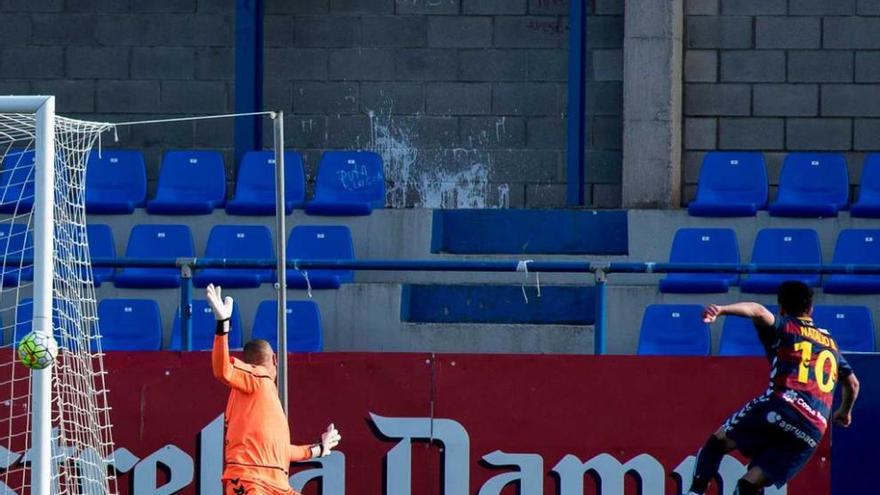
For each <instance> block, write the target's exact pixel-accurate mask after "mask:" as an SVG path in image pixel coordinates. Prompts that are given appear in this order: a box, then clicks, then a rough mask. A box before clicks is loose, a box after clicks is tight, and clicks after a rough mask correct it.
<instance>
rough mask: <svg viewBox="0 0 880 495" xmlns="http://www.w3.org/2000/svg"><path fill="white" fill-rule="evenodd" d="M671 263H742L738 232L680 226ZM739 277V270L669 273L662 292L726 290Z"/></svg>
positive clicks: (690, 292) (672, 251) (673, 247)
mask: <svg viewBox="0 0 880 495" xmlns="http://www.w3.org/2000/svg"><path fill="white" fill-rule="evenodd" d="M669 262H670V263H739V245H738V244H737V241H736V233H735V232H734V231H733V230H732V229H678V231H677V232H676V233H675V239H674V240H673V241H672V250H671V251H670V253H669ZM738 278H739V276H738V275H737V274H736V273H670V274H669V275H667V276H666V278H664V279H663V280H661V281H660V292H677V293H686V294H698V293H707V292H727V289H728V288H730V286H731V285H735V284H736V282H737V280H738Z"/></svg>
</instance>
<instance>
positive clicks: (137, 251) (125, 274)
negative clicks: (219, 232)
mask: <svg viewBox="0 0 880 495" xmlns="http://www.w3.org/2000/svg"><path fill="white" fill-rule="evenodd" d="M194 256H195V249H194V248H193V239H192V233H191V232H190V230H189V227H187V226H186V225H135V226H134V227H133V228H132V229H131V234H130V235H129V236H128V247H126V249H125V257H126V258H141V259H143V258H147V259H169V258H170V259H176V258H192V257H194ZM113 283H114V284H115V285H116V287H123V288H162V287H165V288H170V287H180V270H179V269H177V268H123V269H122V270H120V271H119V273H117V274H116V277H115V280H114V281H113Z"/></svg>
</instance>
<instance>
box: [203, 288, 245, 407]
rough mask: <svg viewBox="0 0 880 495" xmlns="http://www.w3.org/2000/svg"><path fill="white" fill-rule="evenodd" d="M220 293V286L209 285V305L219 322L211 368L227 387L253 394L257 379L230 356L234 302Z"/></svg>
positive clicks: (212, 352)
mask: <svg viewBox="0 0 880 495" xmlns="http://www.w3.org/2000/svg"><path fill="white" fill-rule="evenodd" d="M220 291H221V289H220V287H219V286H218V287H214V285H213V284H210V285H208V290H207V296H208V304H210V305H211V309H212V310H213V311H214V318H215V319H216V320H217V331H216V335H215V336H214V347H213V348H212V350H211V368H212V370H213V371H214V377H216V378H217V379H218V380H220V381H221V382H223V383H224V384H225V385H227V386H229V387H232V388H234V389H236V390H241V391H242V392H246V393H251V392H253V391H254V388H255V387H256V383H255V381H256V378H255V377H254V375H253V373H252V372H250V371H249V370H248V369H247V367H246V365H245V364H244V363H241V362H240V361H238V360H237V359H233V358H232V357H230V355H229V318H230V317H231V316H232V305H233V301H232V298H231V297H228V296H227V297H226V299H225V300H223V299H221V297H220Z"/></svg>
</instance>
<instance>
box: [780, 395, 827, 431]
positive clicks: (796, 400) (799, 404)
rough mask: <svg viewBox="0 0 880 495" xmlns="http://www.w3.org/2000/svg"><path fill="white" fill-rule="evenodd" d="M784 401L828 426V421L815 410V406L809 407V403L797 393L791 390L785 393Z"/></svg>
mask: <svg viewBox="0 0 880 495" xmlns="http://www.w3.org/2000/svg"><path fill="white" fill-rule="evenodd" d="M782 399H783V400H784V401H785V402H788V403H789V404H791V405H793V406H795V407H796V408H798V409H800V410H801V411H803V412H804V413H806V415H807V416H810V417H813V418H816V420H817V421H819V423H821V424H822V426H823V427H824V426H827V424H828V420H826V419H825V416H824V415H823V414H822V413H820V412H819V411H817V410H815V409H813V406H811V405H809V404H808V403H807V401H805V400H804V399H803V398H801V397H800V396H799V395H798V394H797V393H796V392H795V391H793V390H789V391H787V392H785V393H784V394H782Z"/></svg>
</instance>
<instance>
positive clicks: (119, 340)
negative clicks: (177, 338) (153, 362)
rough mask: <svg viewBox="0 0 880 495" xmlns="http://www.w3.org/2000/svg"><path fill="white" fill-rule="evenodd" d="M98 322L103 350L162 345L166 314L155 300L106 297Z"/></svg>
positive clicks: (99, 309)
mask: <svg viewBox="0 0 880 495" xmlns="http://www.w3.org/2000/svg"><path fill="white" fill-rule="evenodd" d="M98 325H99V327H100V329H101V349H102V350H105V351H158V350H160V349H161V348H162V317H161V315H160V314H159V305H158V304H157V303H156V301H154V300H152V299H104V300H102V301H101V302H100V303H98ZM93 348H94V345H93Z"/></svg>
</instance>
